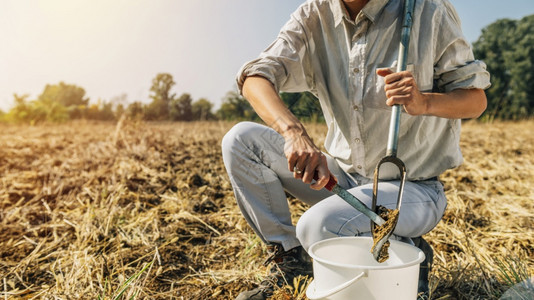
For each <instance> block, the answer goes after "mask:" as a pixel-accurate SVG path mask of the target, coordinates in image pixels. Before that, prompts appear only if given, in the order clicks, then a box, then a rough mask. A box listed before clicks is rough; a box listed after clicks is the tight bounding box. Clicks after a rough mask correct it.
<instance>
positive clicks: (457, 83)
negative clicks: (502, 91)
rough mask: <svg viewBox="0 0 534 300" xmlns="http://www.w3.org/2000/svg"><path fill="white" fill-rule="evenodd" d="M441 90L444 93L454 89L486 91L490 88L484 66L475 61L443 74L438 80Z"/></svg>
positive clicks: (488, 75)
mask: <svg viewBox="0 0 534 300" xmlns="http://www.w3.org/2000/svg"><path fill="white" fill-rule="evenodd" d="M439 83H440V84H439V86H440V87H441V88H440V89H441V90H444V91H445V92H446V93H448V92H451V91H453V90H456V89H483V90H485V89H487V88H489V87H490V86H491V83H490V74H489V73H488V71H486V64H485V63H484V62H482V61H480V60H475V61H472V62H470V63H468V64H467V65H465V66H462V67H460V68H458V69H455V70H453V71H450V72H447V73H444V74H442V75H441V78H440V79H439Z"/></svg>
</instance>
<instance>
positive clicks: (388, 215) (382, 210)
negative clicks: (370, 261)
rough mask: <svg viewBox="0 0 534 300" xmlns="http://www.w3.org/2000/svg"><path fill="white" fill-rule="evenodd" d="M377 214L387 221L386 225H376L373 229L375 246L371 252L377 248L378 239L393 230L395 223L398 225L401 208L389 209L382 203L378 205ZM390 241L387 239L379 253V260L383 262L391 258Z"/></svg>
mask: <svg viewBox="0 0 534 300" xmlns="http://www.w3.org/2000/svg"><path fill="white" fill-rule="evenodd" d="M376 209H377V214H378V215H379V216H380V217H381V218H382V219H384V221H386V223H384V225H382V226H378V225H375V226H374V229H373V247H372V248H371V252H373V250H374V249H375V247H376V245H377V243H378V241H380V240H381V239H382V238H384V237H385V236H386V235H388V233H390V232H392V231H393V230H394V229H395V225H397V219H398V218H399V210H398V209H388V208H386V207H384V206H382V205H379V206H377V207H376ZM389 245H390V243H389V241H387V242H386V243H385V244H384V246H383V247H382V250H381V251H380V253H379V254H378V262H379V263H383V262H385V261H386V260H388V258H389V252H388V249H389Z"/></svg>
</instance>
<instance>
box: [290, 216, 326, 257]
mask: <svg viewBox="0 0 534 300" xmlns="http://www.w3.org/2000/svg"><path fill="white" fill-rule="evenodd" d="M327 218H328V216H327V215H326V214H323V213H321V211H320V210H317V209H309V210H307V211H306V212H305V213H304V214H303V215H302V216H301V217H300V219H299V221H298V223H297V228H296V235H297V238H298V239H299V241H300V243H301V245H302V247H304V249H305V250H306V251H308V248H309V247H310V246H311V245H312V244H314V243H315V242H318V241H320V240H323V239H325V238H329V237H334V236H335V234H334V233H332V232H330V231H328V230H327V228H326V223H327V220H326V219H327Z"/></svg>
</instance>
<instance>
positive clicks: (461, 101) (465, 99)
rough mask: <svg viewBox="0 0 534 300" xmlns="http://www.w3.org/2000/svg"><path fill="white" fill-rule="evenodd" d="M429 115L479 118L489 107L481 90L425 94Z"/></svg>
mask: <svg viewBox="0 0 534 300" xmlns="http://www.w3.org/2000/svg"><path fill="white" fill-rule="evenodd" d="M423 95H424V96H425V97H427V103H428V105H427V109H428V113H427V114H429V115H433V116H437V117H442V118H448V119H468V118H478V117H479V116H480V115H481V114H482V113H483V112H484V111H485V110H486V105H487V100H486V94H485V93H484V91H483V90H481V89H468V90H466V89H458V90H454V91H452V92H449V93H443V94H442V93H424V94H423Z"/></svg>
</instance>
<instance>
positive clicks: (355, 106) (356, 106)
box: [352, 105, 360, 111]
mask: <svg viewBox="0 0 534 300" xmlns="http://www.w3.org/2000/svg"><path fill="white" fill-rule="evenodd" d="M352 108H353V109H354V110H355V111H358V110H359V109H360V108H359V107H358V105H354V106H353V107H352Z"/></svg>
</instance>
